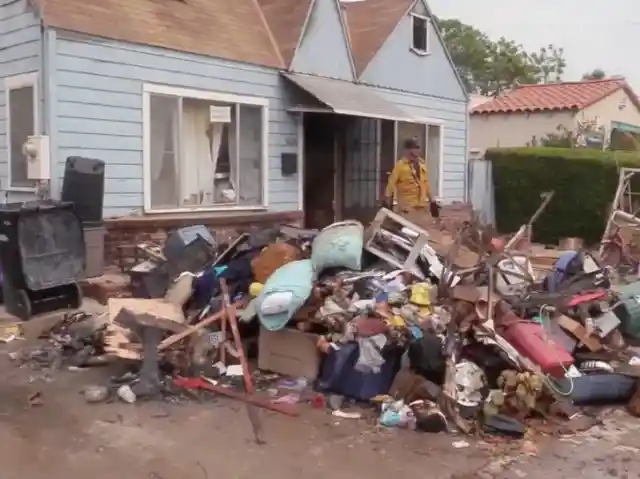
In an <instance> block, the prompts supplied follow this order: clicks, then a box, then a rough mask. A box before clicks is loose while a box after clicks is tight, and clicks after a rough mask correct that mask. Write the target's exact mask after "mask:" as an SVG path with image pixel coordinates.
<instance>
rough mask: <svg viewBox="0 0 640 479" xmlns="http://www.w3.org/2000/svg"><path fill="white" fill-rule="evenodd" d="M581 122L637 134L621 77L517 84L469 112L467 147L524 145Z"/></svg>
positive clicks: (639, 106)
mask: <svg viewBox="0 0 640 479" xmlns="http://www.w3.org/2000/svg"><path fill="white" fill-rule="evenodd" d="M581 121H594V122H596V123H597V124H598V125H600V126H603V127H604V128H605V130H606V131H607V132H611V131H613V130H620V131H628V132H632V133H638V132H640V102H639V101H638V97H637V96H636V95H635V94H634V92H633V91H632V90H631V87H630V86H629V85H628V84H627V82H626V81H625V80H624V79H620V78H615V79H605V80H590V81H582V82H563V83H550V84H545V85H522V86H519V87H517V88H515V89H514V90H511V91H509V92H506V93H504V94H502V95H500V96H497V97H495V98H493V99H491V100H490V101H488V102H484V103H481V104H479V105H477V106H475V107H474V108H473V109H472V110H471V118H470V125H469V146H470V148H472V149H478V150H481V151H484V150H486V149H487V148H491V147H495V146H501V147H512V146H525V145H528V144H532V143H535V141H538V142H539V140H540V139H541V138H544V137H545V136H546V135H548V134H552V133H558V128H559V127H561V128H566V129H568V130H570V131H575V130H576V126H577V125H578V122H581Z"/></svg>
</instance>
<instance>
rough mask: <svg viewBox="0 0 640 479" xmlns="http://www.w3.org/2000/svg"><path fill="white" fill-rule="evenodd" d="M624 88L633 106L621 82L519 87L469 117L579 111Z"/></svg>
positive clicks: (629, 90)
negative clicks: (484, 114) (489, 114)
mask: <svg viewBox="0 0 640 479" xmlns="http://www.w3.org/2000/svg"><path fill="white" fill-rule="evenodd" d="M621 88H623V89H625V91H627V93H629V96H630V97H631V99H632V101H633V102H634V104H635V105H636V107H639V108H640V105H639V104H638V101H637V97H636V96H635V94H633V92H632V91H631V88H630V87H629V85H628V84H627V82H626V81H625V80H624V79H621V78H612V79H604V80H587V81H581V82H563V83H548V84H543V85H520V86H518V87H516V88H514V89H513V90H511V91H508V92H506V93H503V94H502V95H499V96H497V97H495V98H493V99H492V100H489V101H487V102H484V103H482V104H480V105H478V106H476V107H475V108H473V109H472V110H471V114H482V113H516V112H537V111H553V110H582V109H584V108H586V107H588V106H589V105H592V104H594V103H596V102H598V101H600V100H602V99H603V98H605V97H606V96H609V95H611V94H612V93H614V92H616V91H618V90H620V89H621Z"/></svg>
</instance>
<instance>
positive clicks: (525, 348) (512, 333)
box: [502, 320, 574, 378]
mask: <svg viewBox="0 0 640 479" xmlns="http://www.w3.org/2000/svg"><path fill="white" fill-rule="evenodd" d="M502 336H503V337H504V339H506V340H507V341H508V342H509V343H510V344H511V346H513V347H514V348H515V349H516V350H517V351H518V352H519V353H520V354H522V355H523V356H526V357H527V358H529V359H530V360H531V361H533V362H534V363H535V364H537V365H538V366H540V369H542V371H543V372H544V373H547V374H550V375H552V376H554V377H558V378H562V377H564V374H565V369H566V368H568V367H569V366H571V365H573V362H574V361H573V357H572V356H571V354H570V353H569V352H568V351H566V350H565V349H563V348H562V347H561V346H560V345H558V343H556V342H555V341H554V340H553V339H552V338H551V337H550V336H549V335H548V334H547V333H546V331H545V330H544V328H543V327H542V326H541V325H540V324H538V323H534V322H531V321H525V320H522V321H517V322H513V323H511V324H509V325H508V326H506V328H505V330H504V333H503V335H502Z"/></svg>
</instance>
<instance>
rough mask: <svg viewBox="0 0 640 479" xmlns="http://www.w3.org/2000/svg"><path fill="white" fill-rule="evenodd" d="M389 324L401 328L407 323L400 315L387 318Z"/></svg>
mask: <svg viewBox="0 0 640 479" xmlns="http://www.w3.org/2000/svg"><path fill="white" fill-rule="evenodd" d="M389 325H390V326H394V327H397V328H403V327H405V326H406V325H407V323H406V322H405V320H404V318H403V317H402V316H397V315H396V316H392V317H391V319H390V320H389Z"/></svg>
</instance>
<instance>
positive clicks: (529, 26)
mask: <svg viewBox="0 0 640 479" xmlns="http://www.w3.org/2000/svg"><path fill="white" fill-rule="evenodd" d="M428 3H429V6H430V7H431V10H432V12H433V13H434V14H435V15H437V16H439V17H441V18H457V19H459V20H460V21H462V22H464V23H467V24H469V25H473V26H474V27H476V28H478V29H479V30H482V31H484V32H485V33H486V34H487V35H489V37H491V38H492V39H498V38H500V37H501V36H504V37H505V38H507V39H509V40H515V41H516V42H517V43H521V44H522V45H523V46H524V47H525V48H526V49H527V50H528V51H535V50H538V49H539V48H540V47H542V46H546V45H548V44H549V43H553V44H554V45H555V46H557V47H563V48H564V54H565V59H566V61H567V68H566V72H565V74H564V76H563V80H580V77H581V76H582V74H584V73H586V72H590V71H592V70H594V69H595V68H602V69H603V70H604V71H605V72H606V73H607V75H622V76H624V77H626V78H627V80H628V81H629V84H630V85H631V87H632V88H633V89H634V91H635V92H636V94H640V0H606V1H605V0H536V1H531V0H428Z"/></svg>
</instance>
